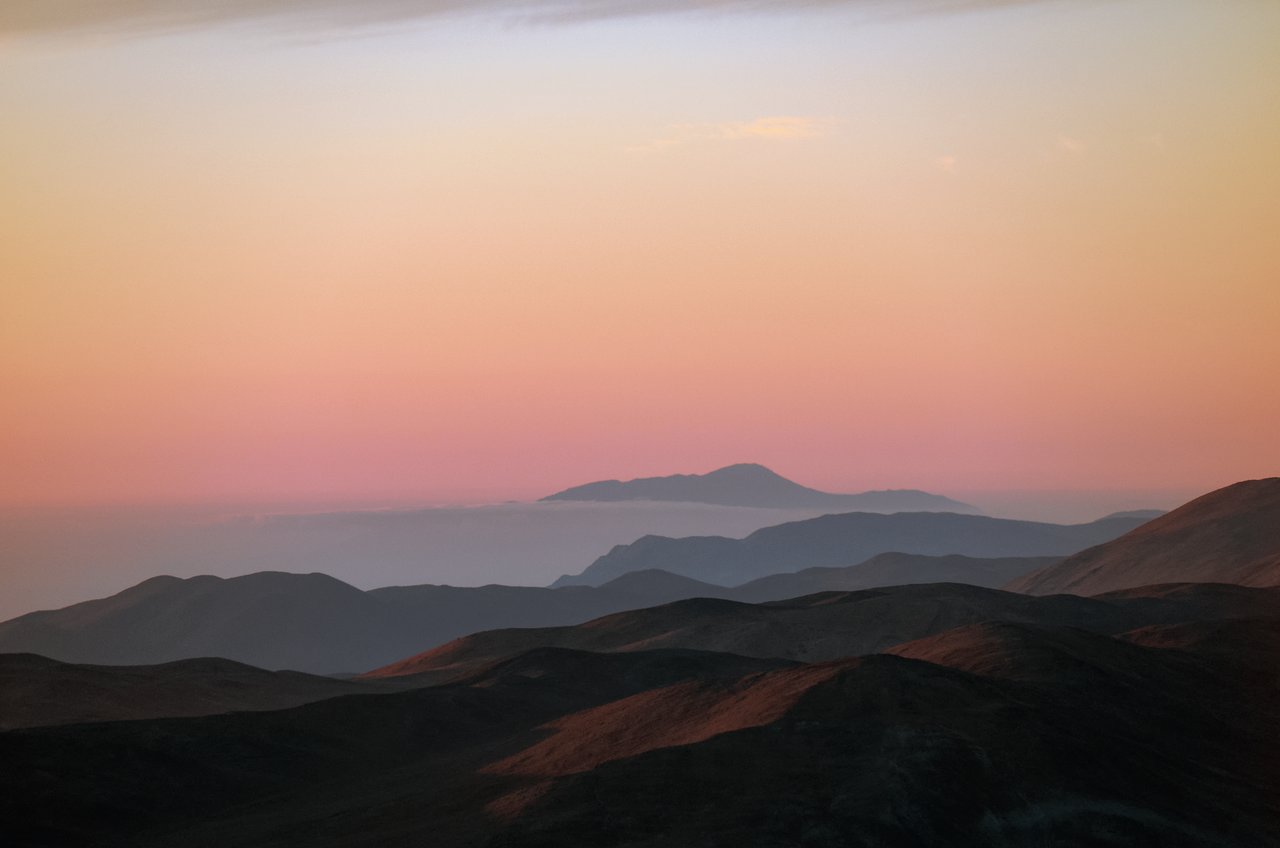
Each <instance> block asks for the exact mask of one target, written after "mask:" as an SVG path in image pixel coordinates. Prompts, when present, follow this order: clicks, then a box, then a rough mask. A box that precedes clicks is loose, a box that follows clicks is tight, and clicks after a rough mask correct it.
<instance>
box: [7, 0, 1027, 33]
mask: <svg viewBox="0 0 1280 848" xmlns="http://www.w3.org/2000/svg"><path fill="white" fill-rule="evenodd" d="M1028 2H1034V0H4V2H0V34H9V35H58V34H72V33H77V32H104V31H106V32H117V33H131V34H142V33H147V32H162V31H168V30H175V29H186V28H192V27H206V26H215V25H221V24H246V23H261V24H275V25H286V26H289V27H291V28H295V29H311V30H332V29H347V28H360V27H369V26H379V25H387V24H393V23H401V22H410V21H418V20H429V19H432V18H444V17H459V16H464V15H489V16H492V17H497V18H499V19H501V20H504V21H508V22H517V23H542V24H565V23H575V22H585V21H594V20H605V19H611V18H631V17H641V16H652V15H675V14H685V15H687V14H697V13H704V14H705V13H751V12H755V13H765V12H773V13H776V12H787V11H800V10H816V9H823V8H839V7H860V8H863V9H865V10H866V11H868V12H870V13H872V14H875V15H877V16H883V15H888V16H898V15H902V14H928V13H938V12H953V11H964V10H969V9H976V8H989V7H995V6H1009V5H1021V4H1025V3H1028Z"/></svg>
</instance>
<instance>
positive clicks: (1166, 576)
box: [1008, 477, 1280, 595]
mask: <svg viewBox="0 0 1280 848" xmlns="http://www.w3.org/2000/svg"><path fill="white" fill-rule="evenodd" d="M1180 582H1207V583H1239V584H1241V585H1244V586H1276V585H1280V477H1271V478H1267V479H1263V480H1247V481H1244V482H1241V483H1236V484H1234V485H1232V486H1227V487H1226V488H1223V489H1218V490H1217V491H1214V492H1210V493H1208V494H1206V495H1202V496H1201V497H1198V498H1196V499H1195V500H1193V501H1191V502H1190V503H1187V504H1184V505H1183V506H1181V507H1179V508H1177V509H1175V510H1173V511H1172V512H1169V513H1167V514H1165V515H1163V516H1161V517H1159V518H1156V519H1154V520H1152V521H1150V522H1148V523H1146V524H1144V525H1142V526H1141V527H1138V528H1136V529H1134V530H1132V531H1130V532H1128V533H1126V534H1125V535H1123V536H1121V537H1120V538H1118V539H1114V540H1112V541H1110V542H1106V543H1103V544H1100V545H1097V546H1096V547H1092V548H1089V549H1088V550H1085V551H1081V552H1080V553H1078V554H1076V555H1074V556H1071V557H1068V558H1067V559H1065V560H1064V561H1062V562H1060V563H1058V564H1056V565H1051V566H1048V567H1047V568H1044V569H1041V570H1039V571H1036V572H1032V573H1030V574H1027V575H1024V576H1022V577H1019V578H1016V579H1015V580H1013V581H1011V582H1010V583H1009V584H1008V588H1009V589H1011V590H1013V591H1017V592H1027V593H1030V594H1035V595H1047V594H1052V593H1057V592H1071V593H1073V594H1078V595H1094V594H1098V593H1100V592H1110V591H1113V590H1116V589H1126V588H1130V587H1133V586H1143V585H1147V584H1150V583H1180Z"/></svg>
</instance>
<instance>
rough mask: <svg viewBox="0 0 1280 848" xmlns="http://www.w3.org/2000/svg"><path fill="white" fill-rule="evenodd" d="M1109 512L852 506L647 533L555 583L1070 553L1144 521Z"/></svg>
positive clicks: (728, 579)
mask: <svg viewBox="0 0 1280 848" xmlns="http://www.w3.org/2000/svg"><path fill="white" fill-rule="evenodd" d="M1144 521H1145V519H1143V518H1105V519H1101V520H1099V521H1094V522H1090V523H1088V524H1070V525H1064V524H1046V523H1042V522H1037V521H1014V520H1011V519H1005V518H988V517H987V516H981V515H957V514H954V513H930V512H900V513H894V514H889V515H881V514H877V513H869V512H852V513H844V514H837V515H824V516H821V517H818V518H811V519H807V520H803V521H792V522H788V523H786V524H779V525H776V526H773V527H766V528H764V529H762V530H757V531H756V532H754V533H752V534H751V535H749V536H747V537H746V538H744V539H729V538H725V537H723V536H691V537H687V538H683V539H672V538H668V537H665V536H644V537H642V538H640V539H638V540H636V541H635V542H633V543H631V544H629V545H618V546H617V547H615V548H614V549H613V550H611V551H609V553H607V554H605V555H604V556H602V557H600V558H599V559H597V560H596V561H595V562H593V563H592V564H591V565H590V566H588V567H587V569H586V570H585V571H583V572H582V573H581V574H577V575H565V576H564V577H561V578H560V579H559V580H557V581H556V582H555V583H553V584H552V585H553V586H583V585H586V586H599V585H602V584H604V583H607V582H608V581H610V580H613V579H615V578H617V577H619V576H621V575H623V574H626V573H627V572H629V571H641V570H647V569H654V568H658V569H662V570H664V571H670V572H672V573H674V574H682V575H684V576H686V577H692V578H694V579H695V580H703V581H705V582H708V583H715V584H718V585H723V586H736V585H739V584H742V583H745V582H747V581H749V580H754V579H757V578H760V577H764V576H766V575H769V574H777V573H782V572H789V571H799V570H801V569H804V568H815V567H821V568H829V567H839V566H847V565H852V564H855V563H859V562H863V561H865V560H867V559H869V558H870V557H873V556H875V555H877V554H882V553H888V552H899V553H910V554H925V555H929V556H944V555H947V554H962V555H965V556H972V557H1034V556H1067V555H1069V554H1073V553H1076V552H1077V551H1081V550H1083V549H1085V548H1087V547H1090V546H1091V545H1097V544H1099V543H1101V542H1106V541H1109V540H1111V539H1114V538H1116V537H1117V536H1120V535H1123V534H1124V533H1127V532H1129V531H1130V530H1132V529H1134V528H1135V527H1138V526H1140V525H1141V524H1143V523H1144Z"/></svg>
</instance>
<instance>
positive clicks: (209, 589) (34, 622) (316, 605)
mask: <svg viewBox="0 0 1280 848" xmlns="http://www.w3.org/2000/svg"><path fill="white" fill-rule="evenodd" d="M696 589H697V586H696V585H695V586H694V587H692V588H691V587H690V586H689V585H688V582H687V581H683V580H681V581H677V582H675V583H674V584H668V583H664V582H662V581H657V580H647V581H645V580H632V581H628V582H626V583H623V584H621V585H620V586H619V587H603V588H599V589H596V588H585V589H584V588H582V587H574V588H571V589H568V590H553V589H545V588H538V587H531V586H484V587H479V588H456V587H453V586H392V587H388V588H384V589H373V590H370V591H367V592H366V591H361V590H360V589H357V588H355V587H354V586H350V585H348V584H346V583H343V582H342V581H340V580H335V579H334V578H332V577H329V576H327V575H324V574H287V573H283V572H278V571H276V572H259V573H256V574H249V575H245V576H243V577H231V578H226V579H224V578H221V577H211V576H202V577H191V578H188V579H185V580H184V579H179V578H176V577H154V578H152V579H150V580H146V581H144V582H142V583H139V584H138V585H136V586H133V587H132V588H129V589H126V590H124V591H123V592H120V593H118V594H116V595H112V596H111V597H108V598H101V599H99V600H94V601H86V602H84V603H80V604H74V605H72V606H69V607H64V608H63V609H60V610H46V611H41V612H33V613H29V614H27V615H24V616H19V617H18V618H15V619H11V620H9V621H6V622H3V623H0V651H12V652H27V653H35V654H41V655H44V656H48V657H53V658H55V659H58V660H62V661H64V662H74V663H99V664H125V665H137V664H146V663H162V662H170V661H173V660H178V659H185V658H190V657H209V656H216V657H225V658H228V659H233V660H236V661H238V662H244V663H249V664H251V665H255V666H259V667H262V668H270V669H293V670H297V671H307V672H313V673H321V674H330V673H337V672H359V671H365V670H367V669H370V668H373V667H375V666H378V665H382V664H384V663H387V662H390V661H391V660H394V659H399V658H400V657H403V656H406V655H407V654H410V653H415V652H417V651H419V650H421V649H422V647H423V646H424V645H435V644H440V643H441V642H444V641H447V640H448V639H452V638H454V637H456V636H459V635H462V634H465V633H472V632H475V631H476V630H485V629H488V628H492V627H537V626H545V625H549V624H567V623H572V622H579V621H586V620H587V619H590V618H595V617H596V616H599V615H604V614H606V613H609V612H614V611H616V610H622V609H633V608H636V607H643V606H650V605H652V604H656V603H665V602H666V601H669V600H673V599H675V598H683V597H688V594H687V593H688V592H689V591H696Z"/></svg>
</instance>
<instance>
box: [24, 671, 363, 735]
mask: <svg viewBox="0 0 1280 848" xmlns="http://www.w3.org/2000/svg"><path fill="white" fill-rule="evenodd" d="M377 690H378V687H376V686H375V687H373V688H372V689H371V688H370V686H369V685H368V684H367V683H360V682H357V681H351V680H334V679H333V678H330V677H314V676H312V675H310V674H299V673H297V672H292V671H263V670H262V669H260V668H253V667H252V666H247V665H243V664H241V663H236V662H231V661H230V660H223V659H213V658H206V659H197V660H183V661H181V662H173V663H166V664H164V665H153V666H102V665H70V664H68V663H60V662H56V661H54V660H51V659H48V658H46V657H40V656H36V655H35V654H0V730H9V729H11V728H14V727H38V726H44V725H54V724H75V723H79V722H89V721H120V720H125V719H142V718H161V717H164V716H199V715H213V714H215V713H227V712H234V711H238V710H279V709H284V708H286V707H296V706H299V705H301V704H307V703H310V702H312V701H321V700H324V699H325V698H334V697H337V696H338V695H350V694H353V693H357V692H363V693H368V692H370V691H377Z"/></svg>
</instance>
